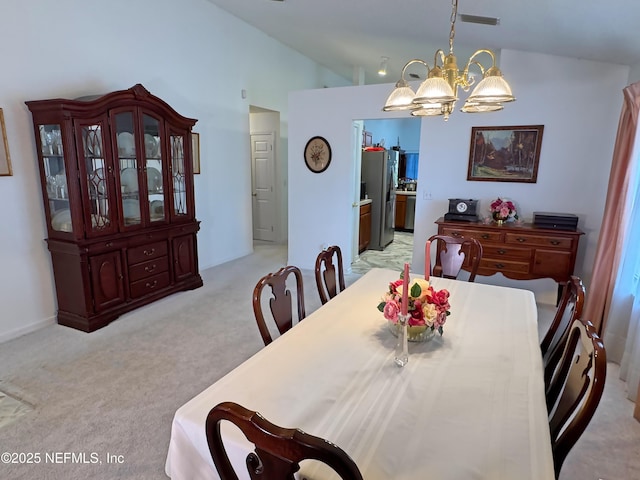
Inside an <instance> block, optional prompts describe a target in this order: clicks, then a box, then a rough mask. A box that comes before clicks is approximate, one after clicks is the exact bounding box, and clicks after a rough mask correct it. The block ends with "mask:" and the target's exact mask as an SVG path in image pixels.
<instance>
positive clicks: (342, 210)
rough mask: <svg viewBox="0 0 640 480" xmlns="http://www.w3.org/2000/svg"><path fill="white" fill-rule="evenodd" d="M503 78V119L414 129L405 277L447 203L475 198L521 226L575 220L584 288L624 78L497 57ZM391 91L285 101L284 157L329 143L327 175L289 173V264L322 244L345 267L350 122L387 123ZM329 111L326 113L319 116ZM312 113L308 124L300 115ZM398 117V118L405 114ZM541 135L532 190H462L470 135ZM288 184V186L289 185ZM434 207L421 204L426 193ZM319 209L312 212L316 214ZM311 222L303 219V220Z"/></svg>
mask: <svg viewBox="0 0 640 480" xmlns="http://www.w3.org/2000/svg"><path fill="white" fill-rule="evenodd" d="M500 66H501V69H502V71H503V72H504V73H505V76H506V78H507V79H508V80H509V82H510V84H511V86H512V87H513V90H514V93H515V95H516V97H517V101H516V102H514V103H512V104H510V105H507V106H506V107H505V109H504V111H502V112H497V113H490V114H475V115H474V114H463V113H461V112H456V113H454V114H453V115H452V116H451V118H450V119H449V121H448V122H444V121H443V119H442V118H441V117H435V118H426V119H424V120H422V129H421V135H420V140H421V147H420V171H419V179H418V194H417V204H416V223H415V242H414V254H413V265H412V268H413V270H414V271H416V272H423V271H424V252H423V246H424V241H425V240H426V238H428V237H429V236H430V235H431V234H433V233H435V232H436V231H437V228H436V225H434V223H433V222H434V221H436V220H437V219H438V218H439V217H441V216H442V214H443V213H445V212H446V211H447V206H448V201H447V199H448V198H456V197H463V198H477V199H479V200H480V205H481V208H482V209H486V208H488V204H489V202H490V201H491V200H492V199H494V198H496V197H497V196H505V197H508V198H510V199H512V200H514V201H516V203H517V206H518V207H519V209H520V212H521V213H522V215H523V217H524V218H525V219H531V217H532V213H533V211H555V212H571V213H575V214H577V215H579V216H580V225H579V226H580V228H581V229H582V230H584V231H585V232H586V235H585V236H584V237H583V239H582V240H581V242H580V248H579V252H578V260H577V264H576V274H578V275H580V276H582V277H583V278H584V279H585V283H586V284H587V285H588V282H589V278H590V274H591V268H592V263H593V257H594V253H595V247H596V243H597V239H598V234H599V228H600V224H601V220H602V212H603V209H604V201H605V194H606V188H607V180H608V176H609V168H610V164H611V155H612V153H613V144H614V141H615V135H616V131H617V125H618V117H619V115H620V108H621V105H622V93H621V90H622V88H624V86H625V85H626V82H627V79H628V75H629V68H628V67H625V66H619V65H609V64H603V63H597V62H590V61H585V60H578V59H571V58H562V57H554V56H549V55H542V54H534V53H524V52H515V51H507V50H503V51H502V55H501V65H500ZM392 87H393V85H391V84H389V85H371V86H365V87H344V88H335V89H329V90H315V91H304V92H292V93H291V94H290V96H289V106H290V109H289V148H290V150H291V151H292V152H293V151H297V152H301V151H302V149H303V148H304V143H305V142H306V140H307V139H308V138H309V137H311V136H313V135H322V136H325V137H326V138H327V139H328V140H329V142H330V143H331V146H332V149H333V154H334V160H333V162H332V164H331V166H330V167H329V169H327V171H326V172H324V173H322V174H320V175H314V174H312V173H310V172H308V171H305V167H304V163H303V162H302V160H301V159H299V160H298V161H296V162H294V161H292V162H291V163H290V166H289V178H290V183H289V198H290V202H289V205H290V206H289V262H290V263H292V264H295V265H298V266H300V267H303V268H311V266H312V265H313V259H314V258H315V256H316V255H317V252H318V251H319V248H320V246H321V244H323V243H337V244H339V245H341V246H344V249H345V250H347V251H346V253H345V255H344V256H345V258H351V252H350V250H351V249H350V247H349V246H350V245H351V235H352V228H350V225H351V224H350V221H349V219H350V218H351V198H352V196H353V184H354V182H353V178H352V177H351V171H352V167H351V163H352V162H353V160H352V157H351V156H350V155H349V152H351V148H352V145H351V136H350V132H351V130H350V128H351V121H352V119H361V118H389V117H393V116H397V115H399V114H397V113H388V114H387V113H382V112H381V111H380V109H381V106H382V105H383V103H384V101H385V99H386V97H387V95H388V94H389V92H390V91H391V89H392ZM326 105H332V107H331V109H327V108H324V107H325V106H326ZM309 111H313V112H314V115H308V112H309ZM405 115H406V114H405ZM538 124H543V125H545V130H544V137H543V140H542V150H541V155H540V166H539V171H538V181H537V183H535V184H525V183H504V182H468V181H467V180H466V178H467V165H468V158H469V142H470V135H471V127H472V126H492V125H496V126H497V125H538ZM293 178H295V179H296V182H295V183H293V182H292V179H293ZM427 192H429V193H431V195H432V197H433V200H429V201H428V200H425V195H426V193H427ZM318 205H319V206H322V208H321V209H319V210H317V209H316V206H318ZM312 209H313V211H314V212H315V213H314V215H309V214H308V212H309V211H312ZM480 281H485V282H487V283H500V284H505V285H518V286H520V287H523V288H530V289H532V290H534V291H535V292H536V294H537V295H538V298H539V300H543V301H553V299H554V297H555V293H556V285H555V283H553V281H551V280H538V281H530V282H517V283H516V282H512V281H508V280H507V279H504V278H503V277H502V276H501V275H496V276H493V277H482V278H481V279H480Z"/></svg>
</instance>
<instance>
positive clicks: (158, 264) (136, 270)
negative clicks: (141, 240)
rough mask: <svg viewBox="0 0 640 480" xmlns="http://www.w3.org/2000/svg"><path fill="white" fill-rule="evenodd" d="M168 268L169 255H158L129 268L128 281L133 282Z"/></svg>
mask: <svg viewBox="0 0 640 480" xmlns="http://www.w3.org/2000/svg"><path fill="white" fill-rule="evenodd" d="M167 270H169V257H167V256H164V257H158V258H156V259H153V260H148V261H146V262H143V263H138V264H136V265H134V266H132V267H130V268H129V281H130V282H135V281H138V280H141V279H143V278H147V277H151V276H152V275H156V274H158V273H162V272H166V271H167Z"/></svg>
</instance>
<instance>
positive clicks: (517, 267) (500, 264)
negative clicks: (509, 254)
mask: <svg viewBox="0 0 640 480" xmlns="http://www.w3.org/2000/svg"><path fill="white" fill-rule="evenodd" d="M529 265H530V262H528V261H526V262H517V261H513V260H497V259H492V258H484V257H483V258H482V260H480V268H479V269H478V273H479V274H482V270H491V271H492V272H494V273H495V272H509V273H529Z"/></svg>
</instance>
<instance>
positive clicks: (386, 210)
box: [351, 118, 421, 273]
mask: <svg viewBox="0 0 640 480" xmlns="http://www.w3.org/2000/svg"><path fill="white" fill-rule="evenodd" d="M355 126H361V131H362V135H361V148H359V149H357V150H358V152H357V153H356V159H355V161H356V163H357V164H358V165H359V168H356V171H357V172H360V173H359V175H356V178H357V183H359V185H357V187H356V191H359V192H360V200H359V202H360V203H359V207H360V208H359V210H360V212H359V213H360V215H359V222H357V226H358V228H357V229H354V232H356V233H355V234H354V235H355V237H356V238H355V239H354V242H356V243H355V244H357V245H358V249H357V250H356V251H357V252H358V253H359V254H358V255H357V256H356V257H355V258H354V260H353V262H352V265H351V269H352V271H353V272H355V273H365V272H367V271H368V270H370V269H371V268H376V267H379V268H390V269H394V270H398V271H401V270H402V268H403V266H404V263H405V262H408V263H410V264H411V263H412V260H413V243H414V242H413V231H414V222H415V205H416V191H417V187H418V184H417V178H418V163H419V151H420V128H421V120H420V119H419V118H397V119H384V120H380V119H369V120H359V121H356V122H354V127H355ZM376 151H377V152H382V153H381V154H380V153H378V154H374V153H373V152H376ZM380 155H382V156H383V157H384V158H386V159H387V160H386V162H387V165H386V167H385V168H386V172H387V173H386V174H385V173H384V172H383V173H381V174H380V175H378V173H377V170H378V168H377V165H376V166H374V165H373V164H374V162H378V158H379V157H380ZM369 162H371V163H369ZM389 163H391V164H393V163H395V166H394V167H393V168H392V167H391V166H389V165H388V164H389ZM367 164H368V165H367ZM382 165H385V163H384V161H383V163H382ZM371 169H373V170H375V172H374V173H373V174H372V173H371ZM389 182H391V183H392V185H393V188H392V189H391V188H389V186H388V183H389ZM390 190H392V191H390ZM376 211H377V213H376ZM369 222H370V223H369ZM390 229H391V230H392V239H393V240H392V241H390V242H389V236H388V233H389V230H390ZM385 231H386V233H385ZM367 235H372V236H373V237H374V238H369V239H367V238H366V237H367ZM378 235H380V236H381V238H379V239H378V238H377V236H378ZM385 235H386V237H385Z"/></svg>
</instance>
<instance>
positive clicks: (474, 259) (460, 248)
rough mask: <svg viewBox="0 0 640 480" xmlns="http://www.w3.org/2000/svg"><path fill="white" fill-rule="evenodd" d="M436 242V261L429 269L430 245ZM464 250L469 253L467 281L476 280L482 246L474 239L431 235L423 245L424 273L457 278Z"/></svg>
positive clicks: (463, 257)
mask: <svg viewBox="0 0 640 480" xmlns="http://www.w3.org/2000/svg"><path fill="white" fill-rule="evenodd" d="M436 242H437V250H436V261H435V264H434V266H433V270H432V269H431V245H432V244H433V243H436ZM465 250H466V251H467V252H469V255H470V257H471V258H470V260H469V262H467V265H468V269H469V281H470V282H473V281H474V280H475V279H476V273H477V272H478V268H479V267H480V260H482V244H480V242H478V241H477V240H476V239H475V238H464V237H450V236H448V235H432V236H431V237H429V240H428V241H427V243H426V245H425V252H424V264H425V265H424V271H425V277H426V276H427V273H428V274H429V275H433V276H435V277H444V278H453V279H455V278H457V277H458V274H459V273H460V270H462V267H463V265H464V264H465V258H466V254H465ZM465 269H466V268H465Z"/></svg>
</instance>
